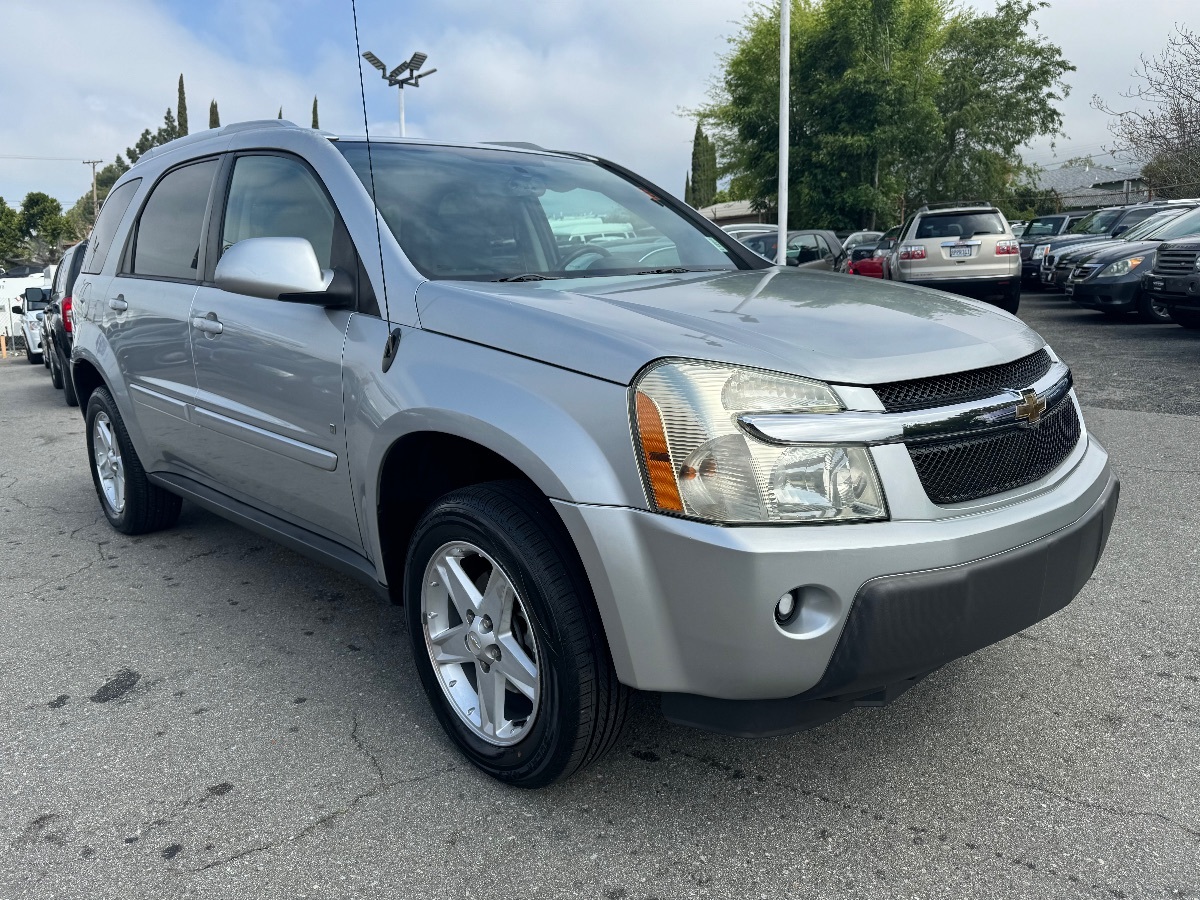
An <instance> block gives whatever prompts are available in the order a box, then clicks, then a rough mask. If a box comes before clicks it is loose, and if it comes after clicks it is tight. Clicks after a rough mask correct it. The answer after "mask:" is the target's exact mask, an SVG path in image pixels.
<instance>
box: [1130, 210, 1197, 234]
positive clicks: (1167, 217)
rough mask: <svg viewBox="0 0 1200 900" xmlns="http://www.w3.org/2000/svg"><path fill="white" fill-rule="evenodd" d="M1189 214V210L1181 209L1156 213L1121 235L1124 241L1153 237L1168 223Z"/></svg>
mask: <svg viewBox="0 0 1200 900" xmlns="http://www.w3.org/2000/svg"><path fill="white" fill-rule="evenodd" d="M1185 212H1187V208H1186V207H1184V208H1180V209H1164V210H1163V211H1162V212H1158V213H1155V214H1154V215H1152V216H1151V217H1150V218H1148V219H1146V220H1145V221H1144V222H1139V223H1138V224H1137V225H1135V226H1134V227H1133V228H1130V229H1129V230H1128V231H1127V232H1125V233H1124V234H1123V235H1121V240H1123V241H1138V240H1141V239H1142V238H1144V237H1148V236H1150V235H1152V234H1153V233H1154V232H1156V231H1158V229H1160V228H1162V227H1163V226H1164V225H1166V224H1167V223H1168V222H1170V221H1173V220H1175V219H1178V218H1179V217H1180V216H1181V215H1183V214H1184V213H1185Z"/></svg>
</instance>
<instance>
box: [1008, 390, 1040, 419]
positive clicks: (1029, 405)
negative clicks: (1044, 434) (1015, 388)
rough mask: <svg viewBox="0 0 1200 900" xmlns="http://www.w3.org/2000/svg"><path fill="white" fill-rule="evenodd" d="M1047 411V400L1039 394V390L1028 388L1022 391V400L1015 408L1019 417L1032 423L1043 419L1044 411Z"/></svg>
mask: <svg viewBox="0 0 1200 900" xmlns="http://www.w3.org/2000/svg"><path fill="white" fill-rule="evenodd" d="M1045 411H1046V401H1045V400H1043V399H1042V398H1041V397H1039V396H1038V395H1037V391H1035V390H1032V389H1026V390H1024V391H1021V402H1020V403H1018V404H1017V408H1016V410H1015V412H1016V414H1017V418H1018V419H1023V420H1024V421H1026V422H1028V423H1029V424H1030V425H1036V424H1037V423H1038V422H1040V421H1041V418H1042V413H1044V412H1045Z"/></svg>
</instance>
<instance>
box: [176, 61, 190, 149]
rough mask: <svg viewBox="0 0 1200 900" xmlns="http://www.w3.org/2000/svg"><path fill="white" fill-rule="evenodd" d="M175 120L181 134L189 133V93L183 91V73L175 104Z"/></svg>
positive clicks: (180, 76) (180, 74) (180, 77)
mask: <svg viewBox="0 0 1200 900" xmlns="http://www.w3.org/2000/svg"><path fill="white" fill-rule="evenodd" d="M175 121H176V123H177V124H178V128H179V135H180V137H182V136H183V135H185V134H187V133H188V120H187V95H186V94H184V92H183V73H182V72H180V73H179V99H178V100H177V101H176V104H175Z"/></svg>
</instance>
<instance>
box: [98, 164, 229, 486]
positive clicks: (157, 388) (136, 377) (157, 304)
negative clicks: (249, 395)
mask: <svg viewBox="0 0 1200 900" xmlns="http://www.w3.org/2000/svg"><path fill="white" fill-rule="evenodd" d="M218 164H219V162H218V159H217V158H216V157H210V158H207V159H202V160H197V161H193V162H188V163H186V164H184V165H181V166H177V167H176V168H173V169H170V170H168V171H167V172H166V174H164V175H163V176H162V177H161V178H160V179H159V180H158V182H157V183H156V184H155V185H154V186H153V187H152V188H151V189H150V191H149V193H148V195H147V197H146V200H145V202H144V203H143V204H142V207H141V210H140V211H139V212H138V216H137V219H136V220H135V222H134V224H133V228H132V230H131V232H130V235H129V238H128V240H127V241H126V244H125V247H124V248H123V255H122V258H121V260H120V264H119V266H118V268H117V274H116V277H115V278H113V279H112V281H110V282H108V284H107V286H106V288H105V291H104V293H103V295H102V296H101V298H100V303H99V309H98V312H97V315H98V316H99V321H100V327H101V329H102V330H103V332H104V334H105V337H106V340H107V343H108V346H109V347H110V348H111V350H112V352H113V355H114V357H115V360H116V364H117V366H118V368H119V369H120V371H121V377H122V380H123V382H124V383H125V384H126V385H127V386H128V389H129V394H130V399H131V400H132V401H133V403H132V406H131V409H130V410H129V411H130V412H132V414H133V417H134V419H135V421H136V424H137V427H138V430H139V431H140V432H141V436H142V438H143V444H141V445H138V453H139V455H140V456H141V457H142V464H143V465H144V466H145V467H146V469H147V470H148V471H155V470H162V469H174V470H180V469H184V470H186V469H187V467H188V464H189V461H190V460H191V459H192V454H193V449H194V443H193V438H192V435H193V434H194V432H195V430H196V429H195V428H194V427H193V426H192V425H191V424H189V422H188V411H187V406H188V404H189V403H190V402H191V401H192V400H193V399H194V397H195V394H196V372H195V367H194V366H193V364H192V350H191V334H190V332H191V328H190V326H189V311H190V309H191V303H192V296H193V295H194V294H195V293H196V287H197V285H198V284H199V282H200V274H201V272H202V271H203V266H204V250H205V248H204V224H205V220H206V217H207V215H208V210H209V205H210V203H211V202H212V187H213V183H214V180H215V177H216V174H217V167H218ZM120 249H121V248H117V247H114V248H113V251H112V252H114V253H116V252H120Z"/></svg>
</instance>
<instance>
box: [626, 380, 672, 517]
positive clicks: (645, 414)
mask: <svg viewBox="0 0 1200 900" xmlns="http://www.w3.org/2000/svg"><path fill="white" fill-rule="evenodd" d="M634 404H635V407H636V413H637V427H638V439H639V442H640V443H641V450H642V462H643V464H644V465H645V467H646V475H647V477H648V478H649V480H650V492H651V493H652V494H653V496H652V497H651V500H653V501H654V505H655V506H657V507H658V508H659V509H666V510H671V511H672V512H683V500H682V499H680V497H679V485H678V484H677V483H676V481H675V467H674V466H673V465H672V464H671V451H670V450H669V449H668V448H667V431H666V429H665V428H664V427H663V420H662V414H661V413H659V411H658V404H656V403H655V402H654V401H653V400H651V399H650V398H649V397H647V396H646V395H645V394H643V393H642V392H641V391H638V392H637V393H636V394H634Z"/></svg>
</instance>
